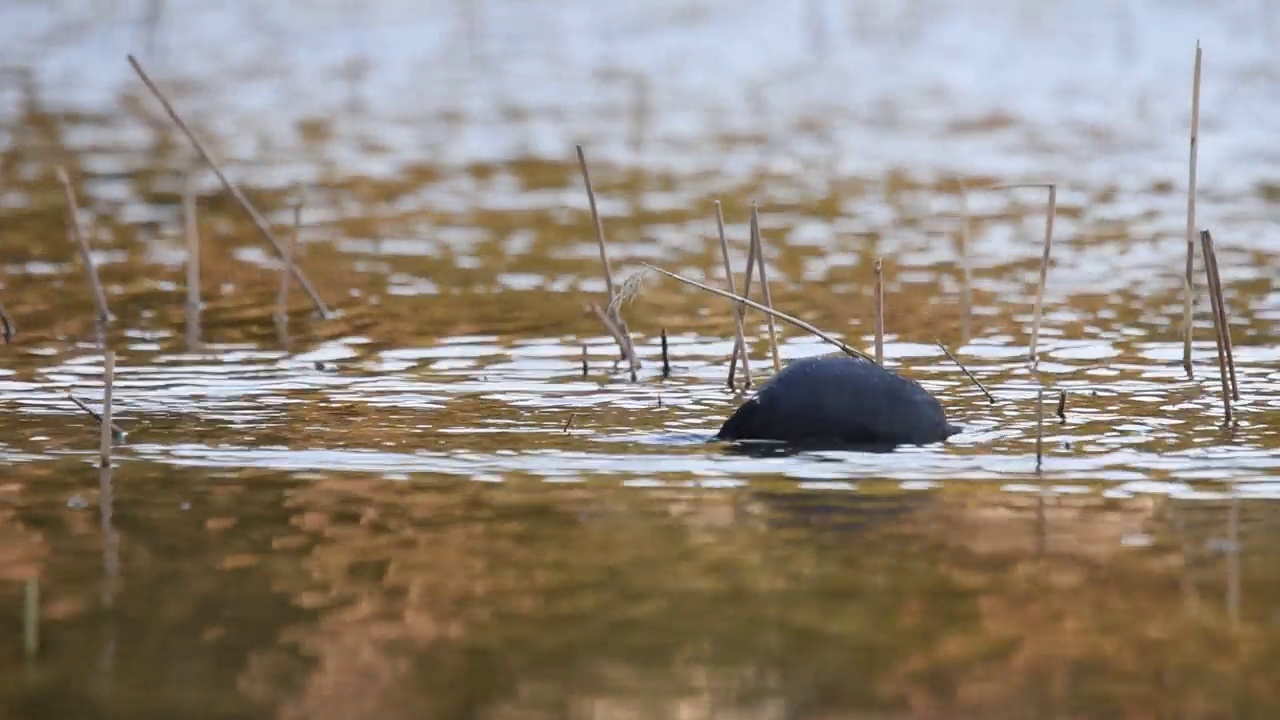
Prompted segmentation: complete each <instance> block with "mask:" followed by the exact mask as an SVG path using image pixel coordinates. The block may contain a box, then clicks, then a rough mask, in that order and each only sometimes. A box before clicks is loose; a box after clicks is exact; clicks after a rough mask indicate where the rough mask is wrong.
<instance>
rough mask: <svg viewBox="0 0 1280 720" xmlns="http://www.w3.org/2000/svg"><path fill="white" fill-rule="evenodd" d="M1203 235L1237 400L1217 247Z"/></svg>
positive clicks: (1233, 390)
mask: <svg viewBox="0 0 1280 720" xmlns="http://www.w3.org/2000/svg"><path fill="white" fill-rule="evenodd" d="M1204 237H1206V238H1208V246H1209V252H1208V254H1207V255H1206V256H1205V268H1206V270H1207V271H1208V273H1209V292H1210V293H1212V294H1213V295H1214V297H1216V298H1217V299H1218V313H1219V314H1220V315H1221V316H1222V334H1223V339H1224V340H1225V341H1226V349H1227V372H1228V373H1229V374H1230V375H1231V399H1232V400H1237V401H1238V400H1239V399H1240V385H1239V384H1238V383H1237V382H1236V354H1235V346H1234V344H1233V343H1232V342H1231V316H1230V315H1229V314H1228V313H1227V299H1226V296H1225V295H1224V294H1223V291H1222V275H1220V274H1219V273H1218V248H1217V245H1215V244H1214V242H1213V236H1212V235H1210V234H1209V231H1208V230H1205V231H1204Z"/></svg>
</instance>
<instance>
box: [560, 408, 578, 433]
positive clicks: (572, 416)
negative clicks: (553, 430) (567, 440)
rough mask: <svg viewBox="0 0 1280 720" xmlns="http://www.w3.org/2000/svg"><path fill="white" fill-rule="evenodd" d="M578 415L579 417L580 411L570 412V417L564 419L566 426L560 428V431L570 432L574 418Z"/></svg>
mask: <svg viewBox="0 0 1280 720" xmlns="http://www.w3.org/2000/svg"><path fill="white" fill-rule="evenodd" d="M576 417H578V413H569V419H568V420H565V421H564V427H563V428H561V429H560V432H562V433H567V432H569V427H570V426H571V425H573V419H574V418H576Z"/></svg>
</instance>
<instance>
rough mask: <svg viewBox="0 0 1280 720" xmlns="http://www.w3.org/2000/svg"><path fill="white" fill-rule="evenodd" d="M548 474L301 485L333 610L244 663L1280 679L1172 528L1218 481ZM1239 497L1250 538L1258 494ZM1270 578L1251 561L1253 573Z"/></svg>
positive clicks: (1195, 689)
mask: <svg viewBox="0 0 1280 720" xmlns="http://www.w3.org/2000/svg"><path fill="white" fill-rule="evenodd" d="M536 486H537V484H536V483H530V484H529V485H527V486H526V485H524V484H523V483H522V482H516V483H515V484H513V485H510V486H506V487H500V488H492V487H474V488H469V489H468V490H466V491H461V492H448V493H446V492H440V491H438V490H437V489H434V488H421V487H417V488H415V487H414V486H413V485H411V484H390V485H389V484H387V483H381V482H373V481H371V482H367V483H365V482H359V483H346V484H343V485H337V484H318V485H316V486H314V487H309V488H305V489H299V490H295V491H293V492H292V494H291V497H290V500H289V503H290V505H291V506H292V507H293V508H294V514H293V520H292V526H293V527H292V528H291V529H290V531H289V532H288V534H284V535H280V536H278V537H277V538H276V542H277V543H279V544H280V545H281V547H288V548H306V550H305V553H304V554H305V560H304V563H303V564H304V568H305V573H303V574H301V575H297V574H292V573H290V574H285V575H281V576H280V577H279V580H278V583H279V590H281V591H283V592H287V593H289V594H290V595H291V596H292V597H293V600H294V602H295V603H296V604H297V605H299V606H302V607H306V608H312V609H315V610H316V611H317V612H318V616H317V619H316V621H315V622H314V623H302V624H298V625H295V626H293V627H291V628H288V629H287V630H286V631H284V632H283V633H282V635H281V636H280V638H279V642H280V647H279V648H277V649H272V650H264V651H262V652H259V653H257V654H256V655H255V656H254V657H253V659H252V660H251V661H250V663H249V664H248V666H247V667H246V669H245V671H244V673H243V675H242V676H241V681H240V682H241V689H242V690H243V691H244V692H246V693H247V694H249V695H250V696H252V697H253V698H254V699H256V700H259V701H263V702H267V703H270V704H272V705H275V706H276V707H277V708H278V713H277V716H278V717H280V718H286V719H290V720H292V719H293V718H344V717H357V716H362V717H372V716H377V717H385V718H410V717H423V716H424V715H427V716H437V717H461V716H470V717H482V718H543V717H545V718H551V717H573V718H600V719H602V720H603V719H605V718H610V719H612V718H631V717H686V718H710V717H720V718H783V717H790V718H834V717H876V718H886V717H891V718H899V717H900V718H942V717H946V718H975V719H976V718H987V717H1036V716H1038V713H1045V712H1050V714H1051V715H1052V716H1053V717H1072V718H1074V717H1122V718H1157V717H1170V716H1177V717H1187V718H1214V717H1222V716H1224V714H1225V713H1227V712H1228V711H1229V709H1230V708H1239V707H1274V706H1275V704H1276V703H1280V691H1278V690H1277V689H1276V688H1280V685H1278V684H1277V681H1280V670H1277V669H1276V667H1277V666H1276V665H1275V663H1274V661H1275V660H1276V658H1275V650H1274V648H1275V647H1277V644H1276V642H1275V641H1276V640H1277V639H1280V638H1277V630H1276V629H1275V627H1274V625H1273V624H1271V623H1270V621H1269V618H1266V617H1262V616H1261V613H1262V610H1263V608H1262V607H1261V606H1260V605H1259V606H1255V607H1256V610H1257V612H1246V613H1244V615H1243V617H1242V619H1240V620H1239V621H1238V623H1235V624H1233V623H1232V622H1231V620H1230V619H1229V617H1228V614H1227V613H1225V612H1224V611H1223V610H1222V607H1221V605H1220V603H1214V602H1212V601H1210V600H1208V598H1207V596H1205V595H1204V593H1206V592H1209V591H1211V590H1212V586H1213V585H1215V583H1214V582H1212V581H1209V582H1206V576H1207V575H1211V574H1212V573H1211V572H1209V571H1210V570H1211V568H1207V567H1205V566H1204V565H1203V563H1201V564H1200V567H1199V568H1198V569H1197V568H1196V567H1194V563H1191V562H1190V561H1189V559H1194V557H1195V553H1194V552H1192V553H1191V554H1188V553H1187V552H1184V550H1185V547H1186V546H1185V545H1184V540H1185V541H1186V542H1187V543H1190V544H1191V545H1196V544H1202V543H1204V542H1205V540H1206V538H1207V537H1210V536H1212V535H1213V534H1214V533H1215V532H1220V531H1221V529H1222V528H1223V524H1222V521H1223V520H1224V517H1225V514H1224V512H1223V511H1224V508H1223V507H1221V506H1217V505H1213V504H1204V505H1194V506H1190V507H1184V508H1182V509H1180V510H1178V512H1181V513H1182V514H1183V516H1182V517H1178V518H1170V517H1169V513H1170V512H1171V510H1170V508H1172V507H1174V506H1173V505H1172V504H1166V503H1162V502H1159V501H1157V500H1154V499H1152V498H1132V499H1125V500H1121V499H1103V498H1099V497H1096V496H1088V497H1085V496H1074V497H1073V496H1056V495H1043V494H1042V495H1036V494H1029V495H1013V496H1009V498H1008V499H1007V500H1006V501H1004V502H1002V503H996V504H992V503H990V502H988V501H987V499H984V500H983V502H981V503H974V502H973V500H972V498H973V497H975V496H974V495H973V494H971V493H969V492H936V493H928V494H913V495H902V494H900V493H888V494H886V493H880V492H872V493H868V494H867V495H864V496H861V497H854V496H850V495H848V494H840V493H823V492H817V491H796V490H795V489H794V488H790V489H787V488H785V487H783V486H778V487H773V488H767V489H764V488H756V489H754V490H752V491H749V492H748V491H741V492H738V491H735V492H700V491H674V490H672V491H656V490H655V491H652V492H646V491H641V490H637V489H627V488H621V487H606V486H604V485H603V484H593V485H591V486H590V487H589V489H588V487H586V486H583V487H579V488H576V489H574V488H569V489H558V490H555V491H549V490H546V489H545V488H542V489H538V488H537V487H536ZM986 498H988V499H989V496H986ZM1257 510H1259V511H1261V510H1262V508H1258V509H1257ZM1250 517H1252V518H1253V519H1252V520H1251V521H1249V522H1250V523H1251V524H1250V525H1249V527H1251V528H1252V530H1251V532H1254V533H1257V534H1256V535H1254V538H1255V541H1256V540H1260V539H1261V536H1262V534H1263V533H1264V528H1265V526H1266V514H1262V515H1258V514H1254V515H1251V516H1250ZM1134 537H1147V538H1150V542H1149V543H1148V545H1149V546H1147V547H1142V546H1131V545H1133V543H1132V542H1130V540H1131V539H1132V538H1134ZM1213 562H1214V563H1215V565H1214V568H1212V570H1214V571H1216V568H1217V567H1218V566H1219V565H1220V564H1221V561H1220V560H1215V561H1213ZM1197 573H1198V575H1197ZM1179 577H1181V578H1182V582H1181V583H1180V582H1179ZM1276 580H1277V578H1274V577H1265V578H1263V577H1254V578H1253V579H1252V582H1251V584H1250V585H1249V587H1250V594H1249V595H1248V597H1253V598H1258V599H1262V598H1265V597H1266V596H1267V589H1274V588H1275V584H1276ZM1236 582H1237V587H1236V592H1237V593H1239V586H1238V582H1239V577H1238V576H1237V577H1236ZM1188 588H1191V589H1188ZM1192 595H1194V596H1196V598H1197V600H1196V601H1195V602H1194V603H1191V601H1190V598H1191V596H1192ZM1268 612H1269V611H1268ZM295 654H297V655H300V656H301V657H303V658H308V659H309V660H308V662H307V663H306V664H305V665H303V664H299V662H298V661H297V660H293V659H291V658H294V657H295ZM284 678H288V679H289V680H288V682H284V681H283V679H284Z"/></svg>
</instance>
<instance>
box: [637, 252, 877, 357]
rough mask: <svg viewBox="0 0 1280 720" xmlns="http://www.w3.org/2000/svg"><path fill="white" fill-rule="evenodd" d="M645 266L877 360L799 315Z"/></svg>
mask: <svg viewBox="0 0 1280 720" xmlns="http://www.w3.org/2000/svg"><path fill="white" fill-rule="evenodd" d="M644 267H646V268H648V269H650V270H653V271H654V272H657V273H661V274H663V275H666V276H667V277H669V278H671V279H673V280H679V281H680V282H682V283H684V284H685V285H691V286H693V287H696V288H698V289H699V290H703V291H706V292H709V293H711V294H713V295H719V296H720V297H723V298H728V299H730V300H736V301H738V302H740V303H744V304H745V305H746V306H747V307H749V308H752V309H755V310H759V311H760V312H762V313H768V314H770V315H772V316H773V317H776V318H778V319H779V320H784V321H786V322H789V323H791V324H792V325H794V326H796V327H798V328H800V329H801V330H804V331H805V332H807V333H811V334H813V335H814V336H815V337H817V338H819V339H821V340H824V341H826V342H828V343H830V344H832V345H834V346H836V347H837V348H839V349H840V350H841V352H844V353H845V354H847V355H849V356H851V357H856V358H862V359H863V360H866V361H868V362H875V361H876V359H875V358H874V357H872V356H871V355H868V354H867V353H865V352H863V351H861V350H859V349H857V348H855V347H852V346H850V345H847V344H845V343H843V342H841V341H839V340H837V339H835V338H834V337H832V336H831V335H828V334H827V333H825V332H823V331H822V330H819V329H818V328H816V327H814V326H813V325H811V324H809V323H807V322H805V321H804V320H801V319H800V318H797V317H794V316H791V315H788V314H786V313H784V312H782V311H780V310H775V309H773V308H770V307H765V306H764V305H761V304H760V303H758V302H756V301H754V300H751V299H749V298H744V297H739V296H737V295H734V294H733V293H730V292H727V291H725V290H721V289H720V288H717V287H711V286H710V285H704V284H702V283H700V282H698V281H697V280H690V279H689V278H687V277H684V276H682V275H677V274H675V273H673V272H670V271H668V270H663V269H662V268H660V267H657V266H654V265H649V264H647V263H645V264H644Z"/></svg>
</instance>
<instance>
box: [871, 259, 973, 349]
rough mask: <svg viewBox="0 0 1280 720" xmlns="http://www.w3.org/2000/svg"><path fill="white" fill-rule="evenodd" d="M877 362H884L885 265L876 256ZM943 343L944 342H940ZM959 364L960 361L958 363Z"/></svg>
mask: <svg viewBox="0 0 1280 720" xmlns="http://www.w3.org/2000/svg"><path fill="white" fill-rule="evenodd" d="M875 272H876V295H875V298H876V362H877V363H880V364H881V365H883V364H884V266H883V264H882V263H881V262H880V258H876V263H875ZM938 344H939V345H941V344H942V343H938ZM957 364H959V363H957Z"/></svg>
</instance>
